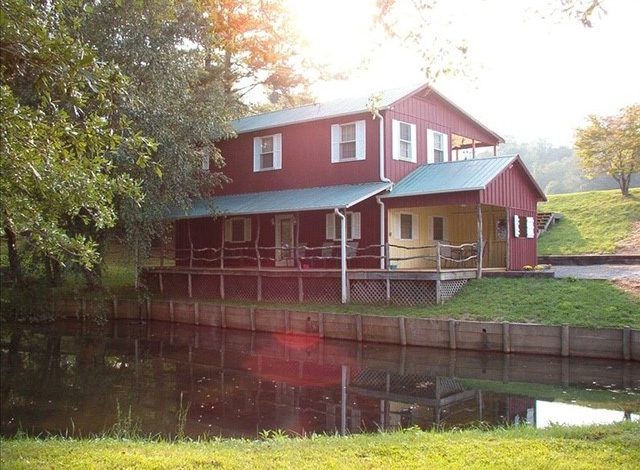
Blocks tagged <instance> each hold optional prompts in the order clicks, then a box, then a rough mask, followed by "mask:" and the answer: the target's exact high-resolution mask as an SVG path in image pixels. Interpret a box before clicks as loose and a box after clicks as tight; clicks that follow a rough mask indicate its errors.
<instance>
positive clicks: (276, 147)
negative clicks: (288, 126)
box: [273, 134, 282, 170]
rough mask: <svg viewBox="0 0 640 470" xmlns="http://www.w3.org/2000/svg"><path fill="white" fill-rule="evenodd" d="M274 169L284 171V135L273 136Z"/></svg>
mask: <svg viewBox="0 0 640 470" xmlns="http://www.w3.org/2000/svg"><path fill="white" fill-rule="evenodd" d="M273 168H274V169H275V170H280V169H282V134H276V135H274V136H273Z"/></svg>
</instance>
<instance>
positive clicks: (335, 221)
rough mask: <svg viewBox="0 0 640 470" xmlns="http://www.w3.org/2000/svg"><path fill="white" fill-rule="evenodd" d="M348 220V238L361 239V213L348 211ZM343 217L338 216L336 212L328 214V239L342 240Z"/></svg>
mask: <svg viewBox="0 0 640 470" xmlns="http://www.w3.org/2000/svg"><path fill="white" fill-rule="evenodd" d="M345 218H346V221H347V240H359V239H360V213H359V212H347V213H346V214H345ZM341 223H342V217H340V216H337V215H336V214H335V213H333V212H332V213H330V214H327V217H326V225H327V227H326V229H327V230H326V238H327V240H340V238H341V231H342V227H341Z"/></svg>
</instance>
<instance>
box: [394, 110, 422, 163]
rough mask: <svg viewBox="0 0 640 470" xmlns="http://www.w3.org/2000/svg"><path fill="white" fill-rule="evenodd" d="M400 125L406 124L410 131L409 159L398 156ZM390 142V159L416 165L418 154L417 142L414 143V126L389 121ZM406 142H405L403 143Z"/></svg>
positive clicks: (408, 123)
mask: <svg viewBox="0 0 640 470" xmlns="http://www.w3.org/2000/svg"><path fill="white" fill-rule="evenodd" d="M400 124H406V125H407V126H409V127H410V129H411V155H410V157H409V158H406V157H403V156H401V155H400ZM391 140H392V142H393V149H392V152H391V157H392V158H393V159H394V160H400V161H403V162H410V163H417V162H418V152H417V141H416V125H415V124H411V123H410V122H404V121H398V120H396V119H393V120H392V121H391ZM405 142H406V141H405Z"/></svg>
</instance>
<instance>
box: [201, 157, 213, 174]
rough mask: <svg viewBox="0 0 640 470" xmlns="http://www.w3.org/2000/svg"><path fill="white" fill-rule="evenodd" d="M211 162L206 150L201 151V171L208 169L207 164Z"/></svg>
mask: <svg viewBox="0 0 640 470" xmlns="http://www.w3.org/2000/svg"><path fill="white" fill-rule="evenodd" d="M210 162H211V157H210V156H209V153H208V152H203V153H202V167H201V168H202V171H209V164H210Z"/></svg>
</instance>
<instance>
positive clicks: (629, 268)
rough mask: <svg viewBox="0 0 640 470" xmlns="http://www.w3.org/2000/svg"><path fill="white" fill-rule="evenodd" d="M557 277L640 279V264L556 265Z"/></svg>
mask: <svg viewBox="0 0 640 470" xmlns="http://www.w3.org/2000/svg"><path fill="white" fill-rule="evenodd" d="M553 269H554V271H555V272H556V277H574V278H576V279H611V280H617V279H627V280H633V281H640V265H637V264H631V265H626V264H595V265H591V266H554V268H553Z"/></svg>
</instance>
